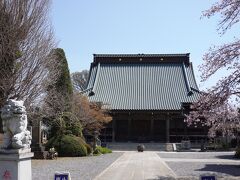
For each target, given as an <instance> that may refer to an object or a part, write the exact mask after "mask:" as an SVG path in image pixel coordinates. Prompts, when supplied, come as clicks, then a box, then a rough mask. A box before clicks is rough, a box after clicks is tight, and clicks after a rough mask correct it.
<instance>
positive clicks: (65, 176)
mask: <svg viewBox="0 0 240 180" xmlns="http://www.w3.org/2000/svg"><path fill="white" fill-rule="evenodd" d="M54 180H71V177H70V173H69V172H64V173H60V172H56V173H55V175H54Z"/></svg>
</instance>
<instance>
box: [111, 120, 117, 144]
mask: <svg viewBox="0 0 240 180" xmlns="http://www.w3.org/2000/svg"><path fill="white" fill-rule="evenodd" d="M115 124H116V120H115V119H114V118H113V120H112V142H115V128H116V125H115Z"/></svg>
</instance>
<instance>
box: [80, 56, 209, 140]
mask: <svg viewBox="0 0 240 180" xmlns="http://www.w3.org/2000/svg"><path fill="white" fill-rule="evenodd" d="M84 94H87V95H88V97H89V100H90V101H91V102H97V103H101V104H102V105H103V108H104V107H105V108H108V109H109V110H110V114H111V115H112V117H113V120H112V122H111V123H109V124H108V125H107V126H106V128H105V129H104V130H103V131H102V134H101V139H102V141H106V142H180V141H181V140H183V139H189V140H191V141H195V142H197V141H200V139H202V138H204V137H206V134H207V130H206V129H204V128H195V127H188V126H187V124H186V123H185V122H184V118H185V114H187V113H188V112H189V110H190V108H189V107H190V104H191V103H193V102H195V101H197V100H198V98H199V97H200V91H199V89H198V86H197V83H196V80H195V77H194V72H193V66H192V63H191V62H190V58H189V54H188V53H187V54H94V57H93V62H92V63H91V67H90V76H89V81H88V85H87V88H86V90H85V91H84Z"/></svg>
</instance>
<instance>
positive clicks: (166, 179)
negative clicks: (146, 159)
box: [147, 176, 199, 180]
mask: <svg viewBox="0 0 240 180" xmlns="http://www.w3.org/2000/svg"><path fill="white" fill-rule="evenodd" d="M147 180H199V177H193V176H189V177H178V178H174V177H163V176H159V177H157V178H154V179H147Z"/></svg>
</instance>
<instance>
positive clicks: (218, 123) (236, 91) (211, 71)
mask: <svg viewBox="0 0 240 180" xmlns="http://www.w3.org/2000/svg"><path fill="white" fill-rule="evenodd" d="M216 14H220V21H219V23H218V29H217V31H218V32H219V33H220V34H221V35H224V34H225V33H226V32H227V31H228V30H229V29H230V28H232V27H234V26H235V25H236V24H237V23H238V22H239V20H240V1H239V0H219V1H218V2H216V3H215V4H213V5H212V7H211V8H210V9H208V10H206V11H204V12H203V16H204V17H207V18H210V17H212V16H214V15H216ZM239 57H240V39H238V38H234V40H233V42H231V43H227V44H223V45H221V46H213V47H211V48H210V49H209V51H208V52H207V53H206V54H205V55H204V57H203V61H204V62H203V64H202V65H201V66H200V71H201V73H202V75H201V78H202V81H207V80H208V79H209V78H210V77H212V76H214V75H215V74H216V73H217V72H219V71H222V70H224V72H227V73H226V76H225V77H222V78H221V79H220V80H219V81H218V82H217V83H216V85H214V86H213V87H211V88H210V89H208V90H206V91H205V92H202V94H201V98H200V99H199V101H198V102H196V103H194V104H193V105H192V106H191V108H192V110H193V111H191V112H190V114H189V115H188V116H187V119H186V122H187V123H188V125H194V126H197V125H202V126H209V127H210V130H209V134H210V135H211V136H215V134H216V132H217V131H221V133H222V135H232V134H236V132H238V131H239V130H240V115H239V110H238V109H239V98H240V61H239Z"/></svg>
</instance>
